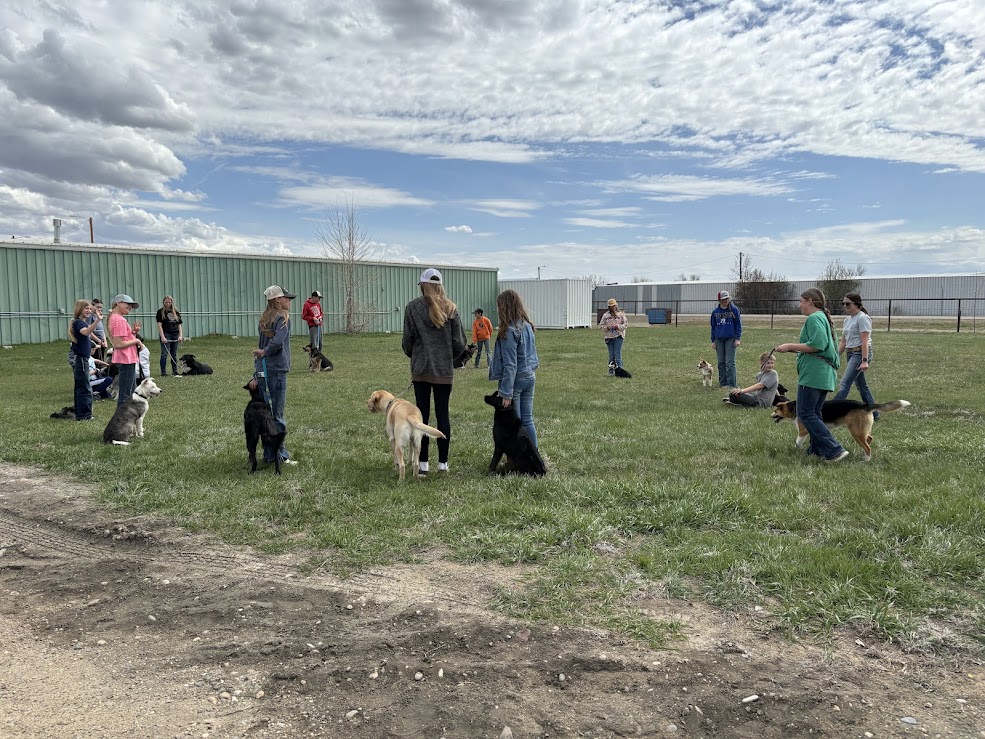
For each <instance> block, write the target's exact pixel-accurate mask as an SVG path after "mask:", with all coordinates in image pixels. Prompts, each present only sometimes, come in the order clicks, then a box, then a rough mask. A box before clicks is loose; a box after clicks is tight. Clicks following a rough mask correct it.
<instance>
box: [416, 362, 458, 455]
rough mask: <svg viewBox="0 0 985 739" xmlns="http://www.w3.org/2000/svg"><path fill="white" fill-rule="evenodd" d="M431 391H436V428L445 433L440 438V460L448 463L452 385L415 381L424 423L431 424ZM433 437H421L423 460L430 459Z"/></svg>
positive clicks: (418, 404)
mask: <svg viewBox="0 0 985 739" xmlns="http://www.w3.org/2000/svg"><path fill="white" fill-rule="evenodd" d="M431 391H434V415H435V417H436V419H437V423H435V428H437V429H438V431H440V432H441V433H443V434H444V435H445V438H444V439H438V462H440V463H444V464H447V463H448V444H449V442H450V441H451V419H450V418H449V416H448V401H449V400H451V385H450V384H448V385H436V384H434V383H430V382H419V381H417V380H415V381H414V399H415V401H416V403H417V407H418V409H419V410H420V411H421V415H422V416H424V423H426V424H428V425H429V426H430V425H431ZM430 442H431V437H430V436H425V437H424V438H423V439H421V461H422V462H427V461H428V447H429V446H430Z"/></svg>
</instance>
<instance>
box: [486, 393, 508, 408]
mask: <svg viewBox="0 0 985 739" xmlns="http://www.w3.org/2000/svg"><path fill="white" fill-rule="evenodd" d="M483 400H485V401H486V403H487V404H489V405H491V406H492V407H493V408H495V409H496V410H497V411H501V410H506V409H504V408H503V399H502V398H501V397H500V396H499V393H498V392H496V393H491V394H489V395H487V396H486V397H485V398H483Z"/></svg>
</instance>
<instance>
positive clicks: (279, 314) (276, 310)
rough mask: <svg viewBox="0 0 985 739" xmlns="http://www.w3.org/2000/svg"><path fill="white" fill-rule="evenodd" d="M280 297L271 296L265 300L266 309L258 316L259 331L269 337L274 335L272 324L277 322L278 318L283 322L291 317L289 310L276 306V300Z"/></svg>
mask: <svg viewBox="0 0 985 739" xmlns="http://www.w3.org/2000/svg"><path fill="white" fill-rule="evenodd" d="M279 300H280V298H271V299H270V300H268V301H267V309H266V310H265V311H264V312H263V315H262V316H260V331H261V332H263V335H264V336H266V337H268V338H269V337H271V336H273V335H274V326H275V325H276V323H277V319H278V318H283V319H284V323H287V321H288V320H289V319H290V318H291V312H290V311H288V310H284V309H283V308H281V307H280V306H278V304H277V303H278V301H279Z"/></svg>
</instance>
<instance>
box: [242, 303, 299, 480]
mask: <svg viewBox="0 0 985 739" xmlns="http://www.w3.org/2000/svg"><path fill="white" fill-rule="evenodd" d="M263 296H264V297H265V298H266V299H267V308H266V310H264V312H263V315H262V316H260V343H259V346H258V347H257V348H256V349H254V350H253V362H254V374H253V379H252V380H250V383H249V384H250V387H251V388H256V387H259V388H260V391H261V392H262V393H263V395H264V397H266V398H267V402H268V403H270V411H271V413H273V415H274V421H276V422H277V427H278V428H279V429H280V430H281V431H287V415H286V414H287V373H288V372H290V371H291V342H290V339H291V314H290V310H291V301H292V300H293V299H294V298H295V297H296V296H295V295H294V293H289V292H287V291H286V290H285V289H284V288H282V287H281V286H280V285H271V286H270V287H268V288H267V289H266V290H264V291H263ZM274 455H277V456H279V457H280V461H281V464H288V465H291V464H297V462H296V461H295V460H293V459H291V455H290V454H289V453H288V451H287V446H286V445H284V444H283V443H282V444H281V446H280V449H271V448H268V447H266V446H264V447H263V461H264V462H266V463H267V464H270V463H271V462H273V461H274Z"/></svg>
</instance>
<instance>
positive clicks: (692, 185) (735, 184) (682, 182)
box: [599, 175, 793, 203]
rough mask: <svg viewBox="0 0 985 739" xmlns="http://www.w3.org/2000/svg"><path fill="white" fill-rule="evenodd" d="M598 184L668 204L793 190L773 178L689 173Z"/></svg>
mask: <svg viewBox="0 0 985 739" xmlns="http://www.w3.org/2000/svg"><path fill="white" fill-rule="evenodd" d="M599 186H600V187H601V188H603V189H604V190H606V191H608V192H638V193H641V194H642V195H644V196H646V199H647V200H655V201H660V202H668V203H679V202H687V201H692V200H704V199H706V198H713V197H722V196H734V195H751V196H754V197H768V196H775V195H783V194H784V193H788V192H793V188H792V187H790V186H789V185H787V184H785V183H783V182H777V181H775V180H762V179H755V178H744V179H720V178H715V177H695V176H691V175H653V176H645V175H637V176H635V177H632V178H630V179H627V180H614V181H605V182H600V183H599Z"/></svg>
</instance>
